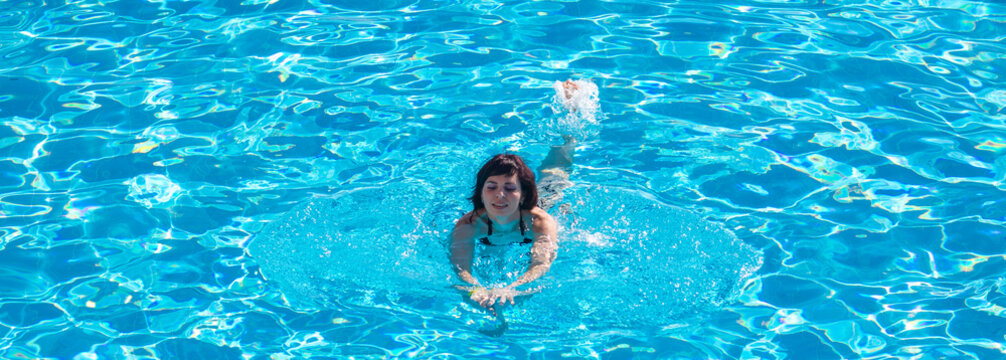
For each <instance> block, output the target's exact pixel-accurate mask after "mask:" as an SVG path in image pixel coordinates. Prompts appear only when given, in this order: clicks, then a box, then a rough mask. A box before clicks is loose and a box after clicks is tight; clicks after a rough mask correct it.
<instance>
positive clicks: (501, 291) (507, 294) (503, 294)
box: [458, 286, 523, 314]
mask: <svg viewBox="0 0 1006 360" xmlns="http://www.w3.org/2000/svg"><path fill="white" fill-rule="evenodd" d="M458 289H459V290H467V291H468V298H469V299H471V300H472V301H474V302H475V303H477V304H479V305H480V306H482V307H484V308H486V309H489V311H492V312H493V313H494V314H495V313H496V309H495V305H497V303H498V304H499V305H504V304H506V302H507V301H509V302H510V304H511V305H513V304H514V301H513V298H514V296H518V295H522V294H523V293H522V292H518V291H515V290H514V289H511V288H494V289H486V288H484V287H481V286H476V287H460V286H459V287H458Z"/></svg>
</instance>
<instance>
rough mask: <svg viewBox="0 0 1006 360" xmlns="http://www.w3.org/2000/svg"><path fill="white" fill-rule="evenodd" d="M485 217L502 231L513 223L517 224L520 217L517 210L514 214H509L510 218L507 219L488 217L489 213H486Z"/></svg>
mask: <svg viewBox="0 0 1006 360" xmlns="http://www.w3.org/2000/svg"><path fill="white" fill-rule="evenodd" d="M486 217H488V218H489V220H490V221H492V222H493V224H494V225H498V226H499V227H500V229H501V230H503V229H504V228H507V229H509V228H510V227H511V226H510V225H513V224H514V223H515V222H517V220H520V217H521V215H520V210H518V211H517V212H516V213H514V214H511V215H510V216H507V217H495V216H492V215H490V214H489V212H486ZM515 226H516V225H515Z"/></svg>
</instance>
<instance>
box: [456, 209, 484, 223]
mask: <svg viewBox="0 0 1006 360" xmlns="http://www.w3.org/2000/svg"><path fill="white" fill-rule="evenodd" d="M480 217H482V212H480V211H478V210H472V211H469V212H468V213H466V214H464V215H461V218H460V219H458V221H456V222H454V227H458V226H471V225H475V224H477V220H478V219H479V218H480Z"/></svg>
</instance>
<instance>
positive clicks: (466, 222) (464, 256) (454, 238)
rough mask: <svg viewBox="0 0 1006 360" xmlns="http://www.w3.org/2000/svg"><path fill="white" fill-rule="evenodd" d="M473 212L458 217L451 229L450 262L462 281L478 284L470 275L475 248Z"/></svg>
mask: <svg viewBox="0 0 1006 360" xmlns="http://www.w3.org/2000/svg"><path fill="white" fill-rule="evenodd" d="M473 213H474V212H469V213H467V214H465V215H464V216H462V217H461V219H458V221H457V222H456V223H455V224H454V231H451V249H450V250H451V264H452V265H453V267H454V271H455V272H457V273H458V277H459V278H461V280H462V281H464V282H466V283H469V284H472V285H474V286H481V285H479V281H478V280H477V279H475V277H474V276H472V252H473V250H474V248H475V241H474V236H475V223H474V222H473V218H475V216H474V214H473Z"/></svg>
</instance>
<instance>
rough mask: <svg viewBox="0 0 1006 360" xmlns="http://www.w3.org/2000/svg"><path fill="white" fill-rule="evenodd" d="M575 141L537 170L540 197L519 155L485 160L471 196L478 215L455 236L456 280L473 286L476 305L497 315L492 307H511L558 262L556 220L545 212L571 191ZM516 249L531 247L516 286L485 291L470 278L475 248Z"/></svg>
mask: <svg viewBox="0 0 1006 360" xmlns="http://www.w3.org/2000/svg"><path fill="white" fill-rule="evenodd" d="M575 144H576V142H575V141H574V140H573V139H572V138H571V137H567V138H566V143H565V144H563V145H561V146H556V147H553V148H552V150H551V151H550V152H549V154H548V156H546V158H545V161H544V162H543V164H542V166H541V167H540V168H539V172H541V174H542V187H543V188H542V189H541V190H542V191H541V192H542V193H544V194H545V195H546V196H544V197H542V198H539V196H538V194H539V191H538V188H537V187H536V184H535V175H534V173H533V172H532V171H531V169H530V168H528V166H527V165H526V164H525V163H524V160H523V159H521V157H520V156H517V155H513V154H499V155H496V156H493V157H492V158H491V159H489V161H487V162H486V163H485V164H484V165H482V168H481V169H480V170H479V172H478V174H477V175H476V184H475V189H474V192H473V194H472V196H471V197H470V198H469V200H471V201H472V205H473V207H474V210H472V211H470V212H468V213H467V214H465V215H464V216H462V217H461V218H460V219H458V221H457V223H455V226H454V231H453V232H452V233H451V246H450V250H451V263H452V264H453V266H454V269H455V271H456V272H457V274H458V277H460V278H461V280H462V281H464V282H466V283H469V284H471V285H472V286H473V287H459V289H464V290H468V296H469V297H470V298H471V300H472V301H474V302H476V303H478V304H479V305H482V306H483V307H485V308H487V309H489V310H490V311H493V312H495V308H494V306H495V305H496V304H497V303H498V304H500V305H502V304H504V303H506V302H510V303H511V304H513V303H514V296H517V295H520V294H522V293H524V292H520V291H517V290H516V287H518V286H520V285H524V284H527V283H529V282H532V281H534V280H536V279H538V278H540V277H541V276H542V275H544V274H545V273H546V272H548V270H549V267H551V265H552V261H553V260H555V256H556V250H557V249H558V242H557V241H556V240H557V238H556V228H557V226H556V222H555V219H554V218H553V217H552V216H551V215H549V214H548V212H546V209H548V208H549V207H551V206H552V205H554V204H555V202H557V201H558V200H559V199H561V196H562V195H561V194H562V190H563V189H564V188H566V187H569V185H571V183H570V182H569V180H568V177H569V175H568V174H569V170H570V168H571V167H572V155H573V149H574V147H575ZM476 244H478V246H513V245H521V244H529V245H530V246H531V249H530V262H529V264H528V266H527V269H526V270H525V271H524V273H523V275H521V276H520V277H518V278H517V279H516V280H515V281H513V282H511V283H509V284H507V285H505V286H502V287H495V288H487V287H485V286H483V285H482V284H481V283H480V282H479V280H478V279H476V278H475V276H473V275H472V260H473V257H474V256H473V254H474V250H475V246H476Z"/></svg>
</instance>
